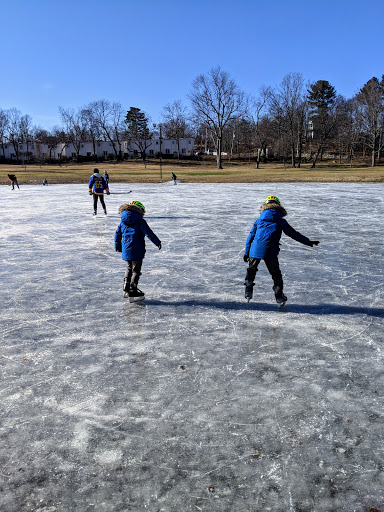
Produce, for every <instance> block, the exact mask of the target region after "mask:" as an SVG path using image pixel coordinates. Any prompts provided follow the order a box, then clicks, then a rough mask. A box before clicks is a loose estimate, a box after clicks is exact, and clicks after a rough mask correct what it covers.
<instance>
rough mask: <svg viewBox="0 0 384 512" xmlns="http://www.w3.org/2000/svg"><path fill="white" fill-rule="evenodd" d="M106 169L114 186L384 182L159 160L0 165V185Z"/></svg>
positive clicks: (370, 171) (359, 172)
mask: <svg viewBox="0 0 384 512" xmlns="http://www.w3.org/2000/svg"><path fill="white" fill-rule="evenodd" d="M95 167H98V169H99V171H100V172H101V173H104V171H105V170H107V172H108V174H109V176H110V181H111V183H113V182H116V183H159V182H165V181H170V180H171V173H172V172H174V173H175V174H176V175H177V178H178V179H180V180H181V181H182V182H183V183H271V182H272V183H275V182H276V183H278V182H286V183H288V182H371V183H372V182H384V166H377V167H368V166H367V165H364V164H360V165H359V166H356V167H349V166H347V165H342V164H335V163H332V164H330V163H329V162H328V163H327V162H320V164H319V165H318V166H317V167H316V169H311V165H310V164H303V165H302V167H301V168H300V169H297V168H294V169H292V168H290V167H287V168H286V169H284V166H283V165H282V164H276V163H267V164H260V168H259V169H256V165H255V163H254V162H251V163H248V162H237V161H232V162H228V161H224V162H223V167H224V169H217V168H216V165H215V162H214V161H210V162H207V161H202V162H190V161H180V162H178V161H172V162H170V161H166V162H163V164H162V166H161V168H160V164H159V162H158V161H150V162H148V163H147V165H146V166H145V165H144V163H143V162H142V161H124V162H117V163H114V162H103V163H98V164H95V163H81V164H75V163H71V164H69V163H68V164H62V165H61V166H59V165H42V166H40V165H6V164H4V165H3V164H1V165H0V184H1V185H6V184H9V183H10V182H9V180H8V177H7V174H16V176H17V179H18V181H19V183H20V184H36V183H38V184H41V183H42V181H43V179H44V178H45V179H47V180H48V184H58V183H88V181H89V177H90V176H91V174H92V173H93V169H94V168H95Z"/></svg>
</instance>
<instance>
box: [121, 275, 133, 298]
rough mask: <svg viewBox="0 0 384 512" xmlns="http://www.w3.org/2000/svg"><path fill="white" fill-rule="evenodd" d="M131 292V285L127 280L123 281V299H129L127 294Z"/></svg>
mask: <svg viewBox="0 0 384 512" xmlns="http://www.w3.org/2000/svg"><path fill="white" fill-rule="evenodd" d="M130 291H131V283H130V282H129V281H128V279H127V278H125V279H124V286H123V295H124V298H125V299H128V298H129V293H130Z"/></svg>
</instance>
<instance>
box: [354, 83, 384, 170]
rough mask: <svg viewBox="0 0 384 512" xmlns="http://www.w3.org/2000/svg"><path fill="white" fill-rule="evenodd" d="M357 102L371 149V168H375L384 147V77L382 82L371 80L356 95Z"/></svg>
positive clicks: (362, 125)
mask: <svg viewBox="0 0 384 512" xmlns="http://www.w3.org/2000/svg"><path fill="white" fill-rule="evenodd" d="M356 101H357V105H358V116H359V119H360V121H361V128H362V131H363V134H364V135H365V136H366V141H367V144H368V147H370V149H371V166H372V167H374V166H375V165H376V158H377V155H379V154H380V151H381V149H382V147H383V128H384V126H383V124H384V75H383V78H382V80H381V82H379V80H378V79H377V78H376V77H373V78H371V79H370V80H369V81H368V82H367V83H366V84H365V85H364V86H363V87H362V88H361V89H360V91H359V92H358V94H357V95H356Z"/></svg>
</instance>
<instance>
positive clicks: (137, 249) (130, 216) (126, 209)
mask: <svg viewBox="0 0 384 512" xmlns="http://www.w3.org/2000/svg"><path fill="white" fill-rule="evenodd" d="M119 213H121V218H120V224H119V225H118V227H117V230H116V233H115V249H116V251H118V252H121V253H122V258H123V260H125V261H139V260H142V259H143V258H144V255H145V239H144V238H145V237H146V236H147V237H148V238H149V239H150V240H151V242H153V243H154V244H155V245H157V246H159V245H160V244H161V242H160V240H159V239H158V238H157V236H156V235H155V233H154V232H153V231H152V229H151V228H150V227H149V226H148V224H147V222H146V221H145V220H144V219H143V217H142V214H141V213H139V212H138V211H137V208H136V207H135V206H134V205H130V204H124V205H122V206H121V207H120V210H119Z"/></svg>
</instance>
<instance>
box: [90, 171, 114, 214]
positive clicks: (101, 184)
mask: <svg viewBox="0 0 384 512" xmlns="http://www.w3.org/2000/svg"><path fill="white" fill-rule="evenodd" d="M88 189H89V194H90V195H93V215H97V199H98V198H99V199H100V203H101V206H102V207H103V209H104V214H105V215H107V208H106V206H105V202H104V192H106V194H107V195H109V190H108V185H107V183H106V182H105V180H104V178H103V177H102V175H101V174H100V173H99V169H93V174H92V176H91V177H90V180H89V183H88Z"/></svg>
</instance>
